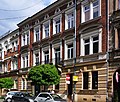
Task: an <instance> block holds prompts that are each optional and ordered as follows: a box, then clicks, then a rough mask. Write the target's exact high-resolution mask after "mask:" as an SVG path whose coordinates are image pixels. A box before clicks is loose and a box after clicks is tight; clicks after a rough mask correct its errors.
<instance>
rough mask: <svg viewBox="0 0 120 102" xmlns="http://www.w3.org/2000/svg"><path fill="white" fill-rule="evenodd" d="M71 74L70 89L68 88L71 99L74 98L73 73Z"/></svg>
mask: <svg viewBox="0 0 120 102" xmlns="http://www.w3.org/2000/svg"><path fill="white" fill-rule="evenodd" d="M69 76H70V84H68V90H67V94H68V98H69V99H70V100H72V92H73V74H69Z"/></svg>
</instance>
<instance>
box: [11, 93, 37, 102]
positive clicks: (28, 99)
mask: <svg viewBox="0 0 120 102" xmlns="http://www.w3.org/2000/svg"><path fill="white" fill-rule="evenodd" d="M34 99H35V97H34V96H32V95H31V94H30V93H26V92H18V93H16V94H15V95H13V96H12V102H34Z"/></svg>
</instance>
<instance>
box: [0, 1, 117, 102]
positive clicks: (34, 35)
mask: <svg viewBox="0 0 120 102" xmlns="http://www.w3.org/2000/svg"><path fill="white" fill-rule="evenodd" d="M107 10H108V9H107V2H106V0H77V3H76V5H75V2H74V1H73V0H57V1H56V2H54V3H53V4H51V5H49V6H48V7H46V8H44V9H43V10H41V11H39V12H38V13H36V14H34V15H33V16H31V17H29V18H27V19H25V20H23V21H22V22H20V23H19V24H18V29H17V30H15V31H12V32H9V33H8V34H6V35H4V36H2V37H1V38H0V59H1V62H0V70H1V74H0V78H2V77H12V78H13V79H14V87H13V89H16V90H19V91H29V92H32V93H34V94H37V92H40V91H41V88H42V86H37V85H33V84H31V82H30V81H27V73H28V71H29V70H30V68H31V67H32V66H36V65H39V64H47V63H50V64H51V63H52V64H54V65H56V66H57V68H58V70H60V72H61V78H60V83H59V84H58V85H53V86H51V87H50V88H51V89H53V90H56V92H57V93H59V94H62V95H63V96H65V97H66V96H70V97H71V96H72V95H73V93H74V91H75V100H76V102H83V101H86V102H92V101H97V102H105V101H106V99H108V96H109V97H112V95H111V96H110V95H108V92H110V91H108V90H107V89H108V87H107V86H108V78H109V77H108V72H109V71H108V61H107V60H106V59H107V53H106V52H107V51H108V50H107V47H108V46H107V44H108V40H107V39H108V33H107ZM117 12H119V11H117ZM115 13H116V11H115ZM113 14H114V13H113ZM117 14H118V13H117ZM116 23H118V22H117V21H116ZM113 24H114V21H113ZM113 27H115V28H116V26H113ZM115 32H116V37H113V38H116V40H115V39H113V40H114V41H118V42H119V33H117V30H116V31H115ZM118 32H119V30H118ZM117 34H118V35H117ZM113 35H115V34H113ZM118 42H116V43H115V45H116V46H115V47H116V48H119V46H118V45H117V44H119V43H118ZM115 51H116V52H115ZM113 52H114V53H118V52H119V50H118V49H115V50H114V49H113ZM112 55H113V54H112ZM116 57H119V56H118V54H117V56H116ZM114 58H115V57H114ZM115 60H116V59H115ZM115 68H116V67H115ZM111 72H112V68H111ZM74 73H76V75H77V76H78V81H77V82H76V83H75V84H76V85H75V89H74V82H73V75H74ZM66 75H69V76H70V83H66ZM112 83H113V82H112ZM110 84H111V82H110ZM111 87H112V84H111V86H110V88H111ZM110 90H111V89H110Z"/></svg>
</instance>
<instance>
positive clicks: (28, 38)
mask: <svg viewBox="0 0 120 102" xmlns="http://www.w3.org/2000/svg"><path fill="white" fill-rule="evenodd" d="M28 44H29V33H27V45H28Z"/></svg>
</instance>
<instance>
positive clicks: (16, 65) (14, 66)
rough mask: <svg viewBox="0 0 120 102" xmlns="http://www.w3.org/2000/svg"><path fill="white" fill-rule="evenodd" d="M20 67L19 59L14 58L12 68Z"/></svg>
mask: <svg viewBox="0 0 120 102" xmlns="http://www.w3.org/2000/svg"><path fill="white" fill-rule="evenodd" d="M17 68H18V61H17V60H14V61H12V70H16V69H17Z"/></svg>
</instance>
